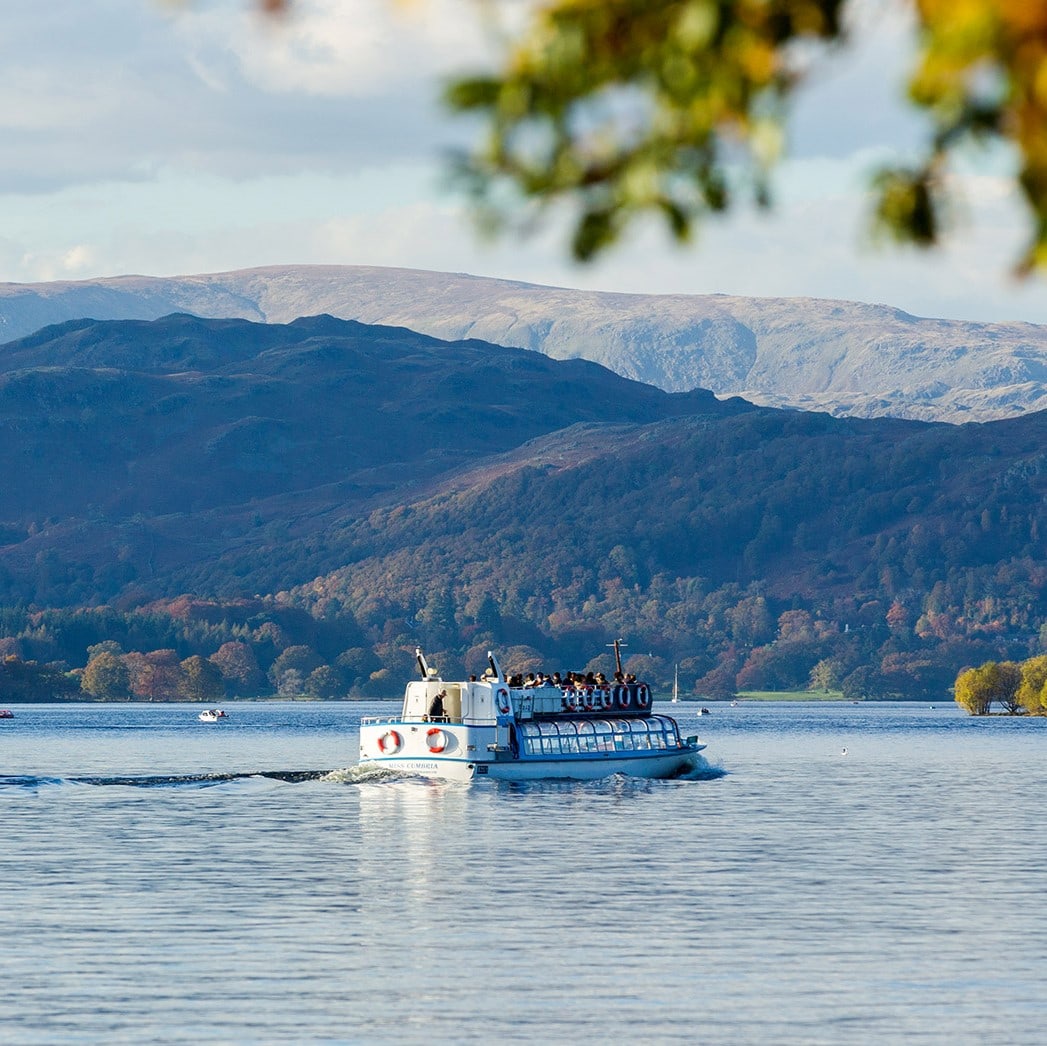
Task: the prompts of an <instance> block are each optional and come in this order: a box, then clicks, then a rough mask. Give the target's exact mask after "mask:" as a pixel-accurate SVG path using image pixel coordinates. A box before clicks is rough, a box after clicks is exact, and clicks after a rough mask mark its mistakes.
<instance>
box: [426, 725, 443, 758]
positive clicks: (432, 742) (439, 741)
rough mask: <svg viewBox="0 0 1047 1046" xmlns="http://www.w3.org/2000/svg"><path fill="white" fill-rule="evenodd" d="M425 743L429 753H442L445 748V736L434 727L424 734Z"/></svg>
mask: <svg viewBox="0 0 1047 1046" xmlns="http://www.w3.org/2000/svg"><path fill="white" fill-rule="evenodd" d="M425 743H426V744H427V745H428V746H429V751H430V752H434V753H438V752H442V751H443V750H444V749H445V748H446V747H447V735H446V734H445V733H444V732H443V731H442V730H441V729H440V728H439V727H438V726H434V727H433V728H432V729H431V730H429V731H428V732H427V733H426V735H425Z"/></svg>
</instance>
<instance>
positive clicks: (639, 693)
mask: <svg viewBox="0 0 1047 1046" xmlns="http://www.w3.org/2000/svg"><path fill="white" fill-rule="evenodd" d="M650 704H651V691H650V690H648V689H647V684H646V683H641V684H640V685H639V686H638V687H637V688H636V707H637V708H648V707H649V706H650Z"/></svg>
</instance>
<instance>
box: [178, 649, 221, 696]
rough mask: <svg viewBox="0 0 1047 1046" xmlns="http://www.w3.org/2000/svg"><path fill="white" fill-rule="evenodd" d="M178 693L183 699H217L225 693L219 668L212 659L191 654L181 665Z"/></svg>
mask: <svg viewBox="0 0 1047 1046" xmlns="http://www.w3.org/2000/svg"><path fill="white" fill-rule="evenodd" d="M181 668H182V678H181V680H180V683H179V695H180V696H181V697H182V698H183V700H185V701H206V702H208V703H210V702H213V701H217V700H218V699H219V698H220V697H221V696H222V695H223V694H224V693H225V684H224V682H223V680H222V673H221V670H220V669H219V668H218V666H217V665H216V664H214V663H213V662H212V661H209V660H207V659H206V658H203V657H201V656H200V655H199V654H193V655H192V656H191V657H187V658H186V659H185V660H184V661H183V662H182V665H181Z"/></svg>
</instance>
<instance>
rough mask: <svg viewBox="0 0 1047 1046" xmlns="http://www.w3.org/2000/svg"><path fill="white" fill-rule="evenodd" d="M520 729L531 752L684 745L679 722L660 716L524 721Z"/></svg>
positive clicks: (570, 752)
mask: <svg viewBox="0 0 1047 1046" xmlns="http://www.w3.org/2000/svg"><path fill="white" fill-rule="evenodd" d="M518 729H519V731H520V742H521V746H522V749H523V752H524V754H527V755H575V754H585V753H589V752H591V753H594V754H595V753H599V752H637V751H645V752H646V751H651V750H652V749H662V748H679V746H680V734H679V731H678V729H677V726H676V723H675V722H673V720H671V719H663V718H660V717H659V716H653V717H651V718H650V719H590V720H565V721H549V722H536V723H521V724H519V726H518Z"/></svg>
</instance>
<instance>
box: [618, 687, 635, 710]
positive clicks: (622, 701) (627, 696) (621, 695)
mask: <svg viewBox="0 0 1047 1046" xmlns="http://www.w3.org/2000/svg"><path fill="white" fill-rule="evenodd" d="M632 703H633V692H632V690H631V689H630V688H629V685H628V684H627V683H624V684H622V686H620V687H618V707H619V708H629V707H630V706H631V705H632Z"/></svg>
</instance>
